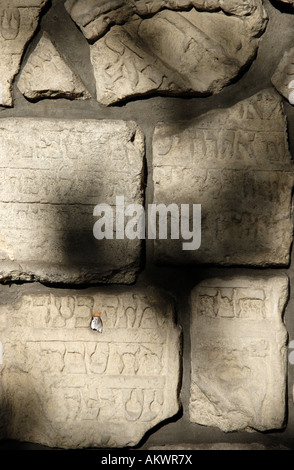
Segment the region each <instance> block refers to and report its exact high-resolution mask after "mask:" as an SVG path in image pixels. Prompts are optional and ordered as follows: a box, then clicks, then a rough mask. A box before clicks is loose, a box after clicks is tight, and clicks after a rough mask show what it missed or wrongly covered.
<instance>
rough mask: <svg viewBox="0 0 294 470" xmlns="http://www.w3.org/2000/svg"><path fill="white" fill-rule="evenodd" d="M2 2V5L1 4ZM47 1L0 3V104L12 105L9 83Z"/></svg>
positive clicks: (21, 0)
mask: <svg viewBox="0 0 294 470" xmlns="http://www.w3.org/2000/svg"><path fill="white" fill-rule="evenodd" d="M5 3H6V5H7V6H6V5H5ZM46 3H47V0H12V1H10V2H1V5H0V105H2V106H12V105H13V97H12V84H13V80H14V77H15V76H16V74H17V73H18V71H19V68H20V63H21V59H22V55H23V52H24V50H25V47H26V45H27V44H28V42H29V41H30V39H31V38H32V36H33V34H34V32H35V30H36V28H37V25H38V20H39V15H40V12H41V10H42V8H43V7H44V5H45V4H46Z"/></svg>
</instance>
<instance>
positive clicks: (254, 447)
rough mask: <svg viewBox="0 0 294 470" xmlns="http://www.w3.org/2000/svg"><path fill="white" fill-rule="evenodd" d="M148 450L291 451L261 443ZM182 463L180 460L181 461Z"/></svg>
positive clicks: (182, 446)
mask: <svg viewBox="0 0 294 470" xmlns="http://www.w3.org/2000/svg"><path fill="white" fill-rule="evenodd" d="M148 450H160V451H162V452H165V451H167V450H290V449H289V448H288V447H286V446H279V445H277V446H267V445H264V444H260V443H259V442H253V443H251V442H250V443H248V444H245V443H229V442H214V443H212V444H210V443H204V444H185V443H184V444H179V445H178V444H177V445H175V444H173V445H164V446H156V447H155V446H152V447H149V449H148ZM179 461H180V460H179ZM183 462H184V460H183Z"/></svg>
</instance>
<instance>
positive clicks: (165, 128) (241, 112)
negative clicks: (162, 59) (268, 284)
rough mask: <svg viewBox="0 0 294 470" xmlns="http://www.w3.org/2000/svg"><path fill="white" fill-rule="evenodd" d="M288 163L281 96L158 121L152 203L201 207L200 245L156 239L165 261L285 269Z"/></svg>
mask: <svg viewBox="0 0 294 470" xmlns="http://www.w3.org/2000/svg"><path fill="white" fill-rule="evenodd" d="M293 176H294V173H293V165H292V163H291V155H290V153H289V151H288V144H287V133H286V120H285V116H284V113H283V107H282V100H281V97H280V96H279V95H278V94H277V93H276V92H275V91H274V90H265V91H262V92H260V93H257V94H256V95H254V96H253V97H251V98H249V99H246V100H244V101H241V102H239V103H238V104H236V105H234V106H233V107H231V108H228V109H219V110H214V111H211V112H208V113H207V114H204V115H202V116H200V117H198V118H197V119H194V120H192V121H187V122H181V123H172V124H166V123H160V124H158V125H157V127H156V129H155V133H154V138H153V182H154V203H156V204H159V203H165V204H166V205H168V204H171V203H177V204H178V205H179V204H189V205H190V215H191V214H192V204H201V209H202V229H201V232H202V241H201V246H200V248H199V249H198V250H194V251H183V249H182V241H183V240H172V239H167V240H159V239H158V240H156V241H155V257H156V260H157V262H158V263H162V264H170V263H171V264H178V265H188V264H191V265H193V264H197V263H200V264H221V265H253V266H255V265H257V266H266V265H287V264H288V262H289V259H290V247H291V243H292V239H293V221H292V205H291V198H292V196H291V195H292V188H293Z"/></svg>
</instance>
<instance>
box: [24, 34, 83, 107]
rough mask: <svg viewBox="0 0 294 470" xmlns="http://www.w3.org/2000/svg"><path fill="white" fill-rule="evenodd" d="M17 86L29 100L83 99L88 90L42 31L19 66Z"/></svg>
mask: <svg viewBox="0 0 294 470" xmlns="http://www.w3.org/2000/svg"><path fill="white" fill-rule="evenodd" d="M18 88H19V90H20V91H21V92H22V93H23V95H24V96H25V97H26V98H28V99H29V100H38V99H41V98H70V99H87V98H90V94H89V92H88V91H87V90H86V89H85V86H84V84H83V83H82V81H81V79H80V78H79V77H78V76H77V75H76V74H75V73H74V72H73V71H72V70H71V68H70V67H69V65H68V64H67V63H66V62H65V60H64V59H63V57H62V56H61V55H60V53H59V52H58V51H57V49H56V47H55V46H54V45H53V43H52V41H51V39H50V37H49V36H48V34H47V33H43V35H42V37H41V39H40V41H39V43H38V45H37V47H36V48H35V50H34V51H33V52H32V53H31V55H30V57H29V59H28V61H27V63H26V65H25V66H24V67H23V69H22V72H21V75H20V79H19V81H18Z"/></svg>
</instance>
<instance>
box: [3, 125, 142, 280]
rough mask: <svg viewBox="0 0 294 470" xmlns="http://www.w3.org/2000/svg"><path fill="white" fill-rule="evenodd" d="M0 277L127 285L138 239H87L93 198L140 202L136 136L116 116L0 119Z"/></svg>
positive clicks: (134, 266) (137, 261)
mask: <svg viewBox="0 0 294 470" xmlns="http://www.w3.org/2000/svg"><path fill="white" fill-rule="evenodd" d="M0 145H1V152H0V178H1V181H2V185H1V187H0V220H1V229H0V278H1V279H2V280H3V279H7V280H12V281H15V280H39V281H42V282H51V283H79V284H82V283H88V282H90V283H92V282H102V283H108V282H114V283H117V282H118V283H132V282H134V280H135V278H136V274H137V272H138V270H139V268H140V263H141V260H140V257H141V240H138V239H134V240H129V239H127V238H126V237H125V238H124V239H119V240H117V239H116V238H115V234H114V238H113V239H102V240H97V239H95V238H94V234H93V228H94V224H95V222H96V221H97V219H98V218H97V217H95V216H94V215H93V213H94V208H95V206H96V205H98V204H108V205H109V206H110V207H111V208H112V209H113V218H114V231H115V204H116V197H117V196H124V199H125V204H126V205H127V204H131V203H132V204H133V203H138V204H142V203H143V167H144V164H143V159H144V137H143V134H142V132H141V130H140V129H139V128H138V126H137V124H136V123H134V122H123V121H104V120H101V121H100V120H90V119H89V120H87V119H85V120H75V119H73V120H63V119H41V118H39V119H33V118H7V119H1V125H0Z"/></svg>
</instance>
